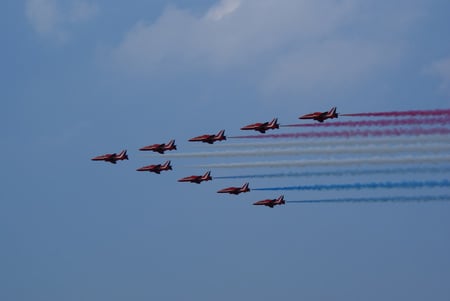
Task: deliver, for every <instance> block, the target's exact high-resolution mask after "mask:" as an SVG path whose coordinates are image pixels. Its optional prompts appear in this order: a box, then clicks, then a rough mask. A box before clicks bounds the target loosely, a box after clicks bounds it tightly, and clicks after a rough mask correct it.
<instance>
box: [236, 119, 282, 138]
mask: <svg viewBox="0 0 450 301" xmlns="http://www.w3.org/2000/svg"><path fill="white" fill-rule="evenodd" d="M277 121H278V119H277V118H274V119H272V121H271V122H264V123H261V122H258V123H253V124H249V125H246V126H244V127H242V128H241V130H255V131H258V132H260V133H262V134H264V133H265V132H266V131H267V130H274V129H279V128H280V125H279V124H278V123H277Z"/></svg>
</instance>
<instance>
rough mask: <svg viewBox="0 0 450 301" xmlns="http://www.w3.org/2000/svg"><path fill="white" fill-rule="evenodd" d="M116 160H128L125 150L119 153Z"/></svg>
mask: <svg viewBox="0 0 450 301" xmlns="http://www.w3.org/2000/svg"><path fill="white" fill-rule="evenodd" d="M117 158H118V159H120V160H128V155H127V150H126V149H125V150H123V151H121V152H120V153H119V155H118V156H117Z"/></svg>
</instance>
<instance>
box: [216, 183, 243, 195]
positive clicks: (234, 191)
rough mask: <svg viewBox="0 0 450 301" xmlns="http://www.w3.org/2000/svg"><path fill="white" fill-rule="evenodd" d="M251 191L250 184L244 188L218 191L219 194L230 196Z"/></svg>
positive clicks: (229, 188)
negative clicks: (228, 194)
mask: <svg viewBox="0 0 450 301" xmlns="http://www.w3.org/2000/svg"><path fill="white" fill-rule="evenodd" d="M248 191H250V188H249V187H248V183H245V184H244V185H242V187H228V188H224V189H221V190H219V191H217V193H230V194H239V193H244V192H248Z"/></svg>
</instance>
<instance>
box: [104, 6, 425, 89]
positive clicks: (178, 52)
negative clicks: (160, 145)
mask: <svg viewBox="0 0 450 301" xmlns="http://www.w3.org/2000/svg"><path fill="white" fill-rule="evenodd" d="M369 3H371V4H367V3H365V4H362V3H360V2H359V1H354V0H342V1H335V0H324V1H314V0H284V1H277V0H265V1H259V0H248V1H239V0H221V1H218V2H217V3H216V4H215V5H213V6H212V7H211V8H210V9H208V10H207V11H206V12H205V14H204V15H202V16H196V15H195V14H193V13H191V12H189V11H187V10H181V9H178V8H176V7H168V8H166V10H165V11H164V12H163V13H162V14H161V16H160V17H159V18H157V19H156V20H155V21H153V22H152V23H148V22H146V21H145V20H141V21H139V22H137V23H136V25H135V26H133V28H132V29H131V30H129V31H128V33H127V34H126V35H125V36H124V38H123V39H122V41H121V42H120V43H119V44H118V45H117V47H115V48H114V49H113V50H112V58H113V64H114V65H115V66H122V68H123V70H126V71H128V72H131V73H134V74H146V75H149V74H150V75H160V74H161V72H164V71H165V70H170V72H174V71H176V70H178V69H180V68H184V67H187V66H189V67H192V66H195V67H201V68H206V69H207V70H212V71H213V72H227V71H229V70H236V69H242V70H243V72H247V73H248V74H246V76H248V77H252V78H253V79H254V82H256V83H257V84H258V85H259V89H260V90H261V91H263V92H267V93H269V94H270V93H274V92H275V93H276V92H278V91H280V90H282V91H293V92H299V91H305V90H307V89H314V90H315V91H316V90H317V87H322V86H325V85H326V86H331V87H341V86H344V87H353V86H354V85H355V83H357V82H358V81H361V80H364V79H367V78H368V77H370V76H372V75H374V74H378V73H379V72H380V70H381V71H382V70H386V68H391V67H392V66H393V65H395V64H398V63H399V61H400V60H401V57H402V56H401V53H403V51H404V50H405V48H404V47H405V45H407V44H405V43H404V40H405V38H404V36H403V35H404V33H405V32H406V31H407V30H408V28H409V26H408V25H409V24H411V22H414V21H415V20H416V17H415V16H416V14H415V13H414V12H412V11H411V10H413V8H411V9H408V8H409V7H413V6H403V5H395V6H392V8H391V7H389V8H390V9H392V10H395V13H392V14H388V15H383V24H379V23H377V20H379V18H380V14H381V12H380V11H379V10H376V12H373V9H372V8H373V7H372V2H370V1H369ZM375 4H376V5H378V2H376V3H373V5H375ZM405 7H408V8H405ZM387 30H388V31H387ZM386 32H389V33H388V34H387V33H386ZM344 89H345V88H344Z"/></svg>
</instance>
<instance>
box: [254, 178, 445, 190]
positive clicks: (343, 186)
mask: <svg viewBox="0 0 450 301" xmlns="http://www.w3.org/2000/svg"><path fill="white" fill-rule="evenodd" d="M424 187H426V188H434V187H450V181H449V180H442V181H424V182H416V181H410V182H378V183H375V182H374V183H353V184H330V185H305V186H285V187H267V188H253V189H252V190H266V191H267V190H271V191H274V190H349V189H379V188H382V189H393V188H424Z"/></svg>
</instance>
